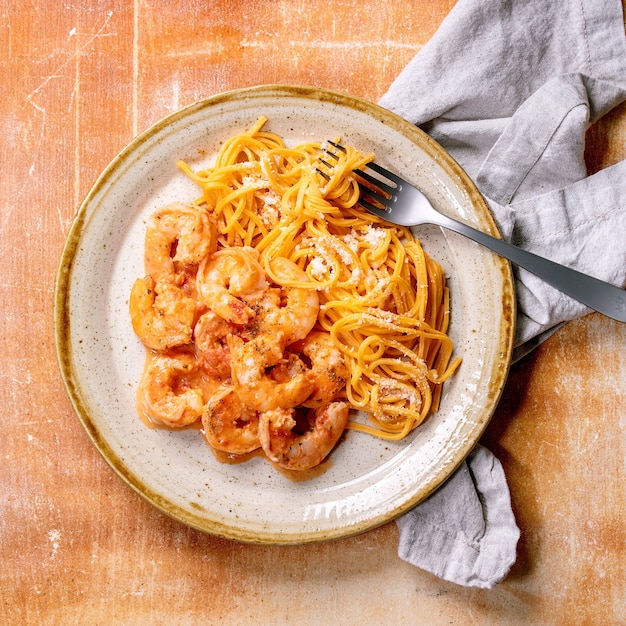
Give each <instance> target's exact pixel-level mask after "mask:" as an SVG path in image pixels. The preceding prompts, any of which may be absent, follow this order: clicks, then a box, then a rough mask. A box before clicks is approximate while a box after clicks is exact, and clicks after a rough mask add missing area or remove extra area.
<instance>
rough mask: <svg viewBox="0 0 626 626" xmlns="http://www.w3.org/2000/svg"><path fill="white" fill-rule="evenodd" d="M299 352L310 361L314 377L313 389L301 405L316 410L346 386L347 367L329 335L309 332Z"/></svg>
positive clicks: (322, 332)
mask: <svg viewBox="0 0 626 626" xmlns="http://www.w3.org/2000/svg"><path fill="white" fill-rule="evenodd" d="M301 351H302V353H303V354H304V355H305V356H307V357H308V358H309V359H310V361H311V371H312V373H313V376H314V377H315V389H314V391H313V393H312V394H311V395H310V396H309V397H308V398H307V399H306V401H305V402H303V403H302V404H303V405H304V406H307V407H311V408H316V407H320V406H322V405H324V404H328V403H329V402H331V401H332V400H335V399H336V398H337V395H338V394H339V393H341V391H342V390H343V389H344V388H345V386H346V381H347V379H348V367H347V365H346V362H345V359H344V357H343V354H342V352H341V350H339V348H337V347H336V346H335V345H334V344H333V341H332V339H331V337H330V333H327V332H324V331H317V330H314V331H312V332H310V333H309V334H308V335H307V337H306V338H305V339H304V341H303V342H302V344H301Z"/></svg>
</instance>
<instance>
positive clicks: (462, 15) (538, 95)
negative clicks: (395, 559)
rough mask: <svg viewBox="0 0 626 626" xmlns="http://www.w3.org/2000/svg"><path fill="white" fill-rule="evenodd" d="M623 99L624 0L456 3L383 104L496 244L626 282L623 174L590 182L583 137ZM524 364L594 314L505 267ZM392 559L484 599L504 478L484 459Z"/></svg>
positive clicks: (496, 572)
mask: <svg viewBox="0 0 626 626" xmlns="http://www.w3.org/2000/svg"><path fill="white" fill-rule="evenodd" d="M624 100H626V38H625V35H624V20H623V14H622V4H621V2H620V0H459V2H458V3H457V4H456V5H455V6H454V8H453V9H452V11H451V12H450V14H449V15H448V16H447V18H446V19H445V20H444V22H443V23H442V25H441V27H440V28H439V30H438V31H437V32H436V33H435V35H434V36H433V38H432V39H431V40H430V41H429V42H428V43H427V44H426V45H425V46H424V48H423V49H422V50H421V51H420V52H419V53H418V54H417V55H416V57H415V58H414V59H413V60H412V61H411V62H410V63H409V65H408V66H407V67H406V68H405V70H403V72H402V73H401V74H400V75H399V76H398V78H397V79H396V80H395V82H394V83H393V84H392V86H391V87H390V89H389V91H388V92H387V93H386V94H385V95H384V96H383V98H382V99H381V101H380V104H381V105H382V106H384V107H386V108H388V109H390V110H392V111H394V112H396V113H398V114H399V115H401V116H402V117H404V118H405V119H407V120H409V121H411V122H412V123H414V124H416V125H418V126H420V127H421V128H422V129H423V130H424V131H426V132H427V133H428V134H429V135H430V136H431V137H433V138H434V139H435V140H436V141H438V142H439V143H440V144H441V145H442V146H444V147H445V148H446V149H447V150H448V151H449V152H450V153H451V154H452V156H454V157H455V158H456V160H457V161H458V162H459V163H460V164H461V166H463V167H464V169H465V170H466V171H467V173H468V174H469V175H470V176H471V177H472V178H473V179H474V181H475V182H476V184H477V185H478V187H479V189H480V190H481V192H482V193H483V195H484V196H485V198H486V200H487V202H488V203H489V205H490V207H491V209H492V210H493V213H494V216H495V218H496V221H497V222H498V224H499V227H500V229H501V231H502V234H503V237H504V238H505V239H507V240H509V241H510V242H512V243H514V244H515V245H518V246H520V247H522V248H525V249H527V250H530V251H532V252H535V253H537V254H539V255H541V256H545V257H548V258H551V259H552V260H554V261H557V262H559V263H562V264H564V265H568V266H570V267H573V268H575V269H578V270H580V271H582V272H585V273H587V274H591V275H593V276H596V277H597V278H600V279H602V280H605V281H608V282H611V283H613V284H616V285H619V286H623V285H624V284H625V283H626V237H625V236H624V234H625V233H626V161H622V162H620V163H618V164H616V165H613V166H612V167H609V168H607V169H605V170H603V171H601V172H598V173H596V174H593V175H591V176H588V175H587V171H586V168H585V162H584V146H585V131H586V130H587V128H588V127H589V125H590V124H592V123H593V122H595V121H596V120H598V119H599V118H600V117H601V116H602V115H604V114H605V113H607V112H608V111H609V110H610V109H611V108H613V107H614V106H616V105H617V104H619V103H621V102H623V101H624ZM513 269H514V273H515V278H516V290H517V301H518V302H517V304H518V319H517V334H516V351H515V355H514V358H520V357H521V356H523V355H524V354H525V353H527V352H528V351H530V350H531V349H532V348H533V347H535V346H536V345H538V344H539V343H540V342H541V341H543V340H545V339H546V338H547V337H548V336H549V335H550V334H551V333H552V332H554V330H555V329H556V328H557V327H558V326H559V325H560V324H561V323H563V322H565V321H567V320H571V319H574V318H576V317H579V316H581V315H583V314H585V313H586V312H588V309H587V308H586V307H585V306H583V305H581V304H580V303H578V302H576V301H574V300H572V299H571V298H569V297H567V296H565V295H563V294H561V293H560V292H558V291H557V290H555V289H553V288H552V287H550V286H548V285H546V284H545V283H544V282H543V281H541V280H540V279H539V278H537V277H535V276H534V275H532V274H530V273H529V272H527V271H525V270H522V269H518V268H516V267H514V268H513ZM397 523H398V528H399V530H400V545H399V550H398V552H399V555H400V557H401V558H403V559H404V560H406V561H408V562H410V563H413V564H414V565H416V566H418V567H420V568H422V569H425V570H428V571H430V572H432V573H434V574H436V575H438V576H440V577H442V578H444V579H446V580H450V581H453V582H456V583H458V584H462V585H468V586H477V587H485V588H490V587H492V586H493V585H495V584H496V583H498V582H499V581H500V580H502V578H503V577H504V576H505V575H506V574H507V573H508V571H509V569H510V567H511V566H512V564H513V563H514V562H515V555H516V545H517V541H518V539H519V529H518V528H517V525H516V523H515V518H514V515H513V512H512V510H511V501H510V494H509V490H508V486H507V483H506V478H505V476H504V472H503V470H502V466H501V465H500V463H499V462H498V460H497V459H496V458H495V457H494V456H493V454H492V453H491V452H489V451H488V450H486V449H485V448H483V447H481V446H479V447H478V448H477V449H476V450H475V451H474V452H473V453H472V454H471V455H470V456H469V457H468V459H467V461H466V463H465V464H464V465H462V466H461V468H460V469H459V470H458V472H457V473H456V474H454V475H453V477H452V478H451V479H450V480H448V481H447V482H446V483H445V484H444V485H443V486H442V487H441V488H440V489H439V490H438V491H437V492H436V493H435V494H433V495H432V496H430V497H429V498H428V499H427V500H426V501H425V502H423V503H422V504H420V505H419V506H417V507H416V508H415V509H414V510H412V511H410V512H409V513H407V514H406V515H405V516H403V517H402V518H400V519H399V520H398V522H397Z"/></svg>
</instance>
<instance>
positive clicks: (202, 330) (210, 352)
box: [193, 310, 237, 376]
mask: <svg viewBox="0 0 626 626" xmlns="http://www.w3.org/2000/svg"><path fill="white" fill-rule="evenodd" d="M233 332H237V329H236V327H235V326H234V325H233V324H231V323H230V322H227V321H226V320H225V319H224V318H222V317H220V316H219V315H218V314H217V313H214V312H213V311H211V310H209V311H207V312H206V313H204V314H203V315H202V316H201V317H200V319H199V320H198V321H197V322H196V325H195V327H194V329H193V338H194V344H195V347H196V358H197V359H198V363H199V364H200V365H201V366H202V367H204V369H205V370H206V371H207V373H208V374H210V375H211V376H229V375H230V348H229V347H228V343H227V342H226V338H227V337H228V335H230V334H232V333H233Z"/></svg>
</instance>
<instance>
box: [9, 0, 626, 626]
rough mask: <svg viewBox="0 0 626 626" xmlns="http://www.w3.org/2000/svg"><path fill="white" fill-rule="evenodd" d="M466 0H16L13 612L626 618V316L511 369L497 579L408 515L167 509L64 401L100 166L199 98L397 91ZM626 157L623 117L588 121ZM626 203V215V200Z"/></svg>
mask: <svg viewBox="0 0 626 626" xmlns="http://www.w3.org/2000/svg"><path fill="white" fill-rule="evenodd" d="M453 5H454V1H453V0H429V1H426V0H422V1H418V2H415V1H411V0H391V1H390V2H386V3H369V2H361V0H337V1H335V2H328V1H327V0H324V1H321V0H308V1H307V2H304V1H301V0H276V1H273V2H267V1H266V0H249V1H244V0H235V1H229V0H208V1H206V2H171V1H169V0H168V1H166V0H132V1H131V0H99V1H97V2H96V1H95V0H92V1H88V0H74V1H71V2H61V3H60V2H56V1H53V0H32V1H31V2H12V1H11V0H4V1H3V2H2V3H1V4H0V6H1V7H2V10H1V11H0V52H1V54H0V71H1V75H2V80H0V142H2V146H1V149H0V164H1V168H0V181H1V182H0V184H1V187H0V188H1V192H2V193H1V194H0V202H1V205H2V206H1V209H0V237H1V239H0V244H1V245H0V311H1V312H2V320H3V321H2V332H1V333H0V406H1V407H2V411H1V414H0V623H3V624H5V623H6V624H69V623H76V624H217V623H221V622H222V621H223V622H224V623H229V624H288V623H289V624H295V623H297V624H318V623H329V624H330V623H342V624H361V623H363V624H470V623H474V624H481V625H489V624H493V625H496V624H497V625H498V626H500V625H502V624H528V623H535V624H592V623H593V624H604V623H616V619H617V618H618V617H620V616H621V618H622V619H624V616H625V615H626V513H625V511H626V461H625V459H626V417H625V413H624V410H625V409H624V407H626V397H625V396H626V326H625V325H620V324H618V323H616V322H612V321H610V320H608V319H606V318H603V317H601V316H600V315H596V314H594V315H590V316H588V317H586V318H584V319H582V320H579V321H576V322H573V323H570V324H568V325H566V326H565V327H564V328H562V329H561V330H560V331H559V332H558V333H557V334H556V335H554V336H553V337H552V338H551V339H550V340H549V341H548V342H547V343H546V344H545V345H543V346H542V347H540V348H539V349H538V350H537V351H536V352H534V353H533V354H531V355H530V356H529V357H527V358H526V359H525V360H523V361H522V362H521V363H519V364H517V365H516V366H514V367H513V369H512V372H511V376H510V379H509V382H508V384H507V387H506V390H505V393H504V397H503V399H502V402H501V404H500V407H499V408H498V411H497V413H496V415H495V417H494V419H493V421H492V423H491V425H490V427H489V429H488V431H487V433H486V434H485V437H484V441H485V443H486V444H487V445H489V446H490V447H491V448H492V449H493V450H494V452H496V454H497V455H498V456H499V457H500V458H501V459H502V461H503V463H504V466H505V469H506V472H507V476H508V478H509V482H510V485H511V491H512V498H513V505H514V508H515V512H516V515H517V518H518V520H519V524H520V527H521V529H522V536H521V540H520V545H519V558H518V562H517V563H516V565H515V566H514V568H513V571H512V572H511V574H510V576H509V577H508V578H507V579H506V580H505V581H504V582H503V583H502V584H501V585H499V586H498V587H497V588H496V589H494V590H492V591H478V590H469V589H464V588H461V587H458V586H456V585H453V584H449V583H446V582H443V581H441V580H439V579H437V578H435V577H433V576H431V575H430V574H427V573H425V572H422V571H420V570H417V569H416V568H414V567H412V566H410V565H407V564H406V563H404V562H402V561H400V560H399V559H398V557H397V555H396V549H397V541H398V534H397V530H396V527H395V524H393V523H391V524H387V525H385V526H383V527H382V528H379V529H377V530H374V531H371V532H368V533H365V534H363V535H361V536H358V537H354V538H350V539H346V540H341V541H335V542H332V543H326V544H320V545H312V546H295V547H288V548H286V547H268V546H250V545H244V544H240V543H236V542H231V541H227V540H222V539H216V538H214V537H211V536H209V535H205V534H202V533H199V532H197V531H194V530H191V529H189V528H187V527H184V526H182V525H180V524H178V523H177V522H174V521H172V520H170V519H168V518H166V517H164V516H163V515H162V514H161V513H159V512H157V511H156V510H154V509H153V508H152V507H151V506H150V505H148V504H146V503H145V502H144V501H143V500H141V499H140V498H139V497H138V496H136V495H135V494H134V492H132V491H131V490H130V489H129V488H127V487H126V486H125V485H124V484H123V483H122V482H121V481H120V480H119V479H118V478H117V477H116V476H115V475H114V474H113V472H112V471H111V470H110V469H109V467H108V465H107V464H106V463H105V462H104V460H103V459H102V458H101V457H100V456H99V454H98V452H97V451H96V450H95V449H94V448H93V447H92V445H91V444H90V442H89V440H88V438H87V436H86V434H85V433H84V432H83V430H82V427H81V426H80V424H79V422H78V419H77V418H76V416H75V415H74V413H73V411H72V409H71V407H70V404H69V402H68V400H67V398H66V395H65V392H64V389H63V386H62V383H61V379H60V376H59V373H58V370H57V366H56V356H55V350H54V342H53V314H52V305H53V289H54V276H55V272H56V268H57V264H58V260H59V255H60V253H61V249H62V246H63V242H64V238H65V235H66V234H67V231H68V229H69V225H70V222H71V220H72V218H73V216H74V215H75V213H76V211H77V208H78V206H79V205H80V202H81V200H82V198H83V197H84V195H85V194H86V193H87V191H88V190H89V188H90V186H91V185H92V183H93V182H94V179H95V178H96V176H97V175H98V174H99V172H100V171H101V170H102V169H103V168H104V167H105V166H106V165H107V164H108V163H109V161H110V160H111V159H112V158H113V157H114V156H115V155H116V153H117V152H118V151H119V150H120V149H122V148H123V147H124V146H125V144H126V143H127V142H128V141H129V140H130V139H131V138H132V137H133V136H134V135H135V134H136V133H138V132H140V131H142V130H144V129H145V128H147V127H148V126H149V125H150V124H152V123H153V122H155V121H157V120H158V119H160V118H162V117H163V116H164V115H166V114H168V113H170V112H172V111H174V110H175V109H178V108H180V107H181V106H184V105H186V104H189V103H191V102H193V101H195V100H197V99H199V98H203V97H205V96H210V95H212V94H216V93H218V92H221V91H225V90H228V89H232V88H238V87H243V86H249V85H253V84H260V83H274V82H285V83H298V84H308V85H315V86H321V87H327V88H331V89H336V90H340V91H344V92H347V93H350V94H353V95H356V96H361V97H364V98H367V99H369V100H372V101H376V100H377V99H378V98H379V97H380V96H381V95H382V94H383V93H384V92H385V90H386V89H387V88H388V86H389V85H390V83H391V82H392V80H393V79H394V78H395V76H396V75H397V74H398V73H399V71H400V70H401V69H402V68H403V67H404V66H405V65H406V64H407V63H408V61H409V60H410V59H411V58H412V57H413V56H414V55H415V54H416V53H417V52H418V51H419V50H420V48H421V47H422V46H423V45H424V43H425V42H426V41H428V39H429V38H430V37H431V36H432V35H433V33H434V32H435V31H436V29H437V27H438V26H439V24H440V23H441V21H442V20H443V18H444V17H445V16H446V15H447V13H448V12H449V10H450V9H451V7H452V6H453ZM586 156H587V160H588V163H589V166H590V169H591V170H592V171H595V170H597V169H600V168H602V167H605V166H606V165H609V164H611V163H614V162H616V161H619V160H621V159H623V158H624V157H625V156H626V107H625V106H622V107H619V108H618V109H616V110H615V111H613V112H612V113H610V114H609V115H607V116H606V117H605V118H604V119H603V120H601V121H600V123H599V124H598V125H597V126H596V127H595V128H593V129H591V131H590V133H589V141H588V146H587V155H586ZM625 210H626V208H625Z"/></svg>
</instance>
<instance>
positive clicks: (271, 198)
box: [178, 117, 461, 440]
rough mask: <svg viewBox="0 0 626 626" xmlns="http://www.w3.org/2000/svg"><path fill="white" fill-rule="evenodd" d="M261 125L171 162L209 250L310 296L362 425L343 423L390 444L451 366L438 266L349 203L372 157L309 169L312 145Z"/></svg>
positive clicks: (316, 153)
mask: <svg viewBox="0 0 626 626" xmlns="http://www.w3.org/2000/svg"><path fill="white" fill-rule="evenodd" d="M266 122H267V119H266V118H265V117H261V118H259V120H258V121H257V122H256V124H254V125H253V126H252V127H251V128H250V129H248V130H247V131H245V132H242V133H239V134H236V135H234V136H232V137H231V138H230V139H229V140H227V141H226V142H225V143H224V144H223V146H222V148H221V149H220V151H219V153H218V155H217V158H216V160H215V164H214V165H213V166H212V167H210V168H207V169H203V170H201V171H194V170H193V169H192V168H191V167H190V166H189V165H188V164H187V163H185V162H182V161H181V162H179V163H178V167H179V168H180V169H181V170H182V171H183V172H184V173H185V174H186V175H187V176H189V178H191V179H192V180H193V181H195V182H196V183H197V184H198V185H199V187H200V188H201V190H202V196H201V197H200V198H198V199H197V200H196V201H195V204H196V205H197V206H200V207H204V208H205V209H206V210H207V211H208V212H209V213H210V214H211V216H212V218H213V219H214V220H215V223H216V228H217V238H218V247H220V248H226V247H235V246H240V247H246V248H251V249H253V250H255V251H256V252H255V254H257V255H258V260H259V263H260V264H261V266H262V267H263V269H264V271H265V272H266V274H267V277H268V279H269V280H271V281H272V282H274V283H277V284H282V285H284V286H286V287H290V288H296V289H304V290H311V291H315V292H316V293H317V294H318V297H319V303H320V309H319V315H318V318H317V323H316V327H318V328H319V329H322V330H325V331H327V332H328V333H330V336H331V338H332V341H333V344H334V345H335V347H336V348H337V349H338V350H340V351H341V353H342V354H343V355H344V358H345V360H346V363H347V365H348V371H349V376H348V381H347V383H346V386H345V397H346V398H347V400H348V402H349V404H350V406H351V407H352V408H353V409H357V410H360V411H363V412H364V413H366V414H367V415H368V416H369V420H370V424H364V423H362V422H360V421H358V420H352V421H350V422H349V423H348V426H347V427H348V428H351V429H354V430H358V431H362V432H366V433H369V434H372V435H375V436H378V437H382V438H385V439H389V440H397V439H401V438H403V437H405V436H406V435H407V434H408V433H410V432H411V431H412V430H413V429H414V428H416V427H417V426H418V425H419V424H421V423H422V422H423V420H424V419H425V418H426V416H427V415H428V414H429V412H431V411H434V410H436V409H437V407H438V404H439V401H440V397H441V388H442V384H443V382H444V381H446V380H447V379H448V378H449V377H450V376H451V375H452V374H453V372H454V371H455V370H456V368H457V367H458V366H459V364H460V361H461V360H460V358H455V359H452V354H453V345H452V342H451V340H450V338H449V336H448V335H447V330H448V321H449V294H448V288H447V286H446V281H445V276H444V274H443V271H442V269H441V267H440V265H439V264H438V263H437V262H436V261H435V260H433V259H432V258H430V257H429V256H428V255H427V254H426V252H425V251H424V250H423V248H422V246H421V245H420V242H419V241H417V240H416V239H415V238H414V236H413V234H412V232H411V231H410V229H408V228H403V227H400V226H395V225H392V224H389V223H387V222H384V221H383V220H381V219H379V218H376V217H375V216H372V215H369V214H366V213H365V212H364V211H362V210H360V209H359V208H358V198H359V188H358V184H357V182H356V179H355V177H354V175H353V172H354V170H356V169H358V168H360V167H362V166H363V165H365V164H366V163H367V162H369V161H370V160H371V159H372V158H373V157H372V155H364V154H362V153H361V152H359V151H358V150H356V149H354V148H352V147H347V148H346V152H345V153H340V154H338V155H337V158H336V162H335V161H334V160H333V163H332V164H330V165H332V167H325V166H320V157H321V156H322V155H323V149H324V148H325V146H324V145H323V144H320V143H315V142H309V143H302V144H300V145H298V146H296V147H292V148H290V147H287V146H286V145H285V144H284V142H283V140H282V139H281V138H280V137H279V136H278V135H276V134H274V133H271V132H268V131H265V130H263V128H264V126H265V124H266ZM276 257H284V258H287V259H289V260H291V261H292V262H293V263H295V264H296V265H297V266H298V268H300V270H302V272H301V276H300V278H294V279H292V280H289V281H287V284H286V285H285V280H284V278H283V277H279V276H277V275H275V273H274V272H273V270H272V267H271V261H272V259H274V258H276Z"/></svg>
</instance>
